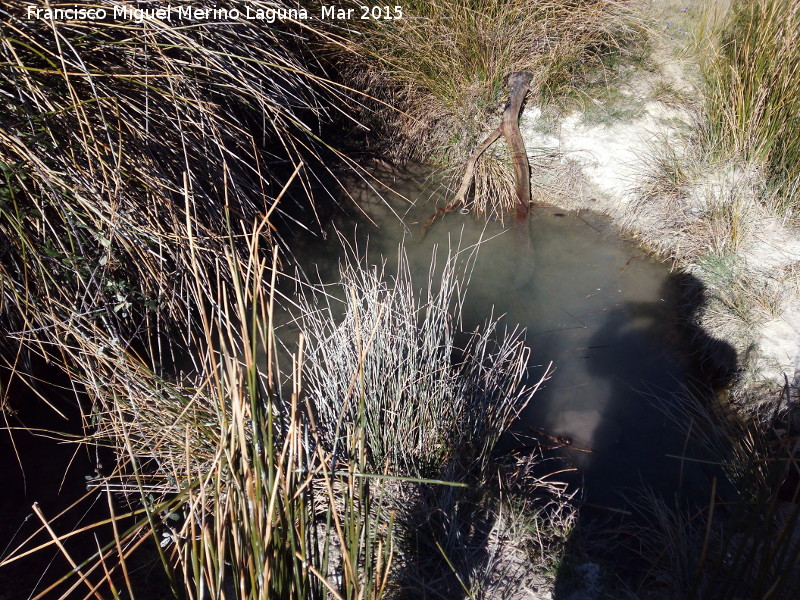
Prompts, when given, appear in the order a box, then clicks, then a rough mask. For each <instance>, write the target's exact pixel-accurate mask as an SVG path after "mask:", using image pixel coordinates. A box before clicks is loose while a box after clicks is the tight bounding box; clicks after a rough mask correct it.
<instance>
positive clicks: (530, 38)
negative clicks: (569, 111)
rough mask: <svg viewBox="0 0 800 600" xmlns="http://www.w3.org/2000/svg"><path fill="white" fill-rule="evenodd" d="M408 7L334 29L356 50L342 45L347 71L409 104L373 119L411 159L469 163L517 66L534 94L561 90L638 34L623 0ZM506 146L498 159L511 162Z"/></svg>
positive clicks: (484, 207) (451, 0) (378, 108)
mask: <svg viewBox="0 0 800 600" xmlns="http://www.w3.org/2000/svg"><path fill="white" fill-rule="evenodd" d="M351 4H352V5H355V6H360V5H367V4H368V3H362V2H352V3H351ZM401 8H402V18H392V19H388V20H387V19H370V20H365V21H354V22H349V23H348V28H347V30H344V31H342V30H334V31H333V32H332V35H338V36H339V37H340V40H341V41H340V44H341V48H343V49H345V50H347V51H348V52H341V51H339V52H338V53H337V54H336V60H337V61H338V64H339V65H341V64H342V63H343V64H344V66H343V67H341V66H340V69H341V70H342V71H343V72H344V73H345V77H346V78H347V79H349V80H356V81H360V82H361V85H362V87H363V88H364V89H366V90H367V91H368V92H369V93H370V94H371V95H372V96H374V98H376V99H377V100H379V101H381V102H386V103H388V104H389V105H391V106H393V107H396V108H397V109H399V111H395V110H386V109H385V108H384V106H383V105H382V104H380V103H379V102H378V103H373V104H371V106H372V107H373V108H374V110H375V114H376V116H375V118H374V119H373V120H372V121H371V125H372V126H373V127H374V128H375V129H377V130H378V131H381V132H382V134H383V136H384V137H385V139H387V140H388V141H387V142H386V143H385V144H384V145H383V148H384V149H385V151H386V152H387V153H389V154H390V155H392V156H394V157H395V158H396V159H398V160H401V161H405V160H408V159H414V160H421V161H425V162H433V163H438V164H440V165H450V166H453V165H457V164H459V163H461V162H462V161H464V160H465V159H466V158H467V156H468V155H469V153H470V152H471V151H472V150H473V148H474V147H475V146H476V145H477V144H478V143H479V142H480V141H481V140H482V139H483V138H484V137H485V136H486V135H487V134H488V133H489V132H490V131H491V130H492V129H494V128H495V127H496V126H497V124H498V122H499V112H500V111H499V109H500V108H501V107H502V105H503V103H504V102H505V101H506V99H507V91H506V90H505V89H504V79H505V77H506V76H507V75H508V74H509V73H512V72H515V71H530V72H531V73H533V74H534V81H533V84H532V90H533V95H534V96H538V95H539V94H540V93H543V94H545V95H557V94H559V93H561V92H563V91H564V90H565V89H568V88H571V87H573V86H574V85H576V84H577V83H578V82H579V81H580V79H581V76H582V75H583V74H584V73H585V72H586V71H587V70H591V69H592V68H595V69H596V68H601V66H602V61H601V59H602V58H603V57H604V56H605V55H607V54H608V53H610V52H613V51H614V49H615V48H617V47H618V46H619V45H620V44H621V43H622V42H623V41H624V40H626V39H630V38H631V37H632V36H633V35H634V34H635V30H634V28H633V27H631V26H630V22H631V21H630V20H629V18H627V17H624V16H623V14H624V5H623V3H621V2H616V1H613V0H578V1H574V0H513V1H511V2H507V1H499V0H443V1H436V2H427V1H416V0H414V1H410V2H404V3H403V4H402V7H401ZM390 16H393V17H394V16H396V15H394V13H392V15H390ZM369 122H370V121H368V123H369ZM503 154H504V153H503V152H500V153H499V154H498V155H497V156H495V157H494V159H495V160H500V161H503V162H505V164H506V170H510V167H509V166H508V161H509V159H508V157H506V156H503ZM478 165H479V167H480V165H481V161H479V163H478ZM459 176H460V175H459ZM478 176H479V177H480V176H481V173H478ZM485 177H486V178H488V179H492V178H493V177H494V175H493V174H492V173H491V172H487V173H486V174H485ZM507 179H509V180H510V178H507ZM485 186H486V187H487V189H488V191H496V190H493V189H492V188H493V186H491V185H489V184H485ZM513 201H514V199H513V193H512V192H510V188H509V189H507V190H506V193H505V194H500V196H499V199H498V197H497V196H496V195H494V197H493V196H492V195H490V194H484V195H482V196H481V197H480V200H479V202H478V203H477V205H476V208H477V209H478V210H479V211H482V212H487V211H489V210H496V209H498V208H499V209H500V210H503V209H504V208H508V207H510V206H512V205H513Z"/></svg>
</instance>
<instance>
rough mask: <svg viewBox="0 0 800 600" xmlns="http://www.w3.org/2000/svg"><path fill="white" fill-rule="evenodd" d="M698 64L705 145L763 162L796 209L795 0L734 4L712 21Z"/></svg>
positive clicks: (798, 50)
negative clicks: (700, 67)
mask: <svg viewBox="0 0 800 600" xmlns="http://www.w3.org/2000/svg"><path fill="white" fill-rule="evenodd" d="M711 27H712V29H713V30H712V32H711V35H710V36H709V39H712V40H714V41H713V42H712V43H711V44H709V46H708V48H707V49H706V52H707V56H709V57H710V58H708V59H707V60H706V62H705V65H704V72H705V73H704V74H705V80H706V82H707V89H706V94H705V95H706V113H707V115H708V124H709V129H708V140H707V144H708V145H709V146H710V147H712V148H714V149H715V150H717V151H720V152H723V153H733V155H734V156H743V157H745V159H746V160H748V161H764V162H765V163H766V164H767V165H768V168H769V174H770V176H771V178H773V179H774V180H775V181H776V183H777V184H778V185H780V186H781V187H782V188H783V194H782V195H783V200H784V208H786V209H789V210H790V211H791V212H792V213H793V214H794V213H796V211H797V207H796V199H795V197H794V196H795V194H794V191H793V190H794V188H795V187H796V184H797V182H798V181H800V169H799V168H798V165H800V142H799V141H798V139H800V138H799V137H798V130H800V117H798V115H800V94H798V92H797V90H798V89H800V69H799V68H798V65H799V64H800V43H799V42H800V40H798V32H799V31H800V3H798V2H797V0H750V1H747V2H734V3H733V4H732V6H731V7H730V9H729V10H728V11H727V12H725V13H724V16H722V17H721V18H719V19H718V20H717V22H715V23H713V24H712V26H711Z"/></svg>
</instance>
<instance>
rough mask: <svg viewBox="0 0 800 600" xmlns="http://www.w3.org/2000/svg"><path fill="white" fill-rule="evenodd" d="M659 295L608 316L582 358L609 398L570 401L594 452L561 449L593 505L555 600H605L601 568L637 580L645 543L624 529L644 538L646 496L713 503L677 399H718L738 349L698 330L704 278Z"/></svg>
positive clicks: (667, 286)
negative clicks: (585, 403)
mask: <svg viewBox="0 0 800 600" xmlns="http://www.w3.org/2000/svg"><path fill="white" fill-rule="evenodd" d="M660 295H661V298H659V299H658V300H657V301H645V302H624V303H620V304H618V305H616V306H614V307H613V308H612V309H611V310H610V311H608V313H607V315H606V318H605V322H604V323H603V324H602V325H600V326H599V327H598V328H597V329H595V331H594V333H593V335H592V336H591V338H590V341H589V344H588V346H587V349H586V354H585V355H584V356H583V359H584V360H585V361H586V366H587V368H586V371H587V374H589V375H590V376H591V377H592V379H593V380H594V382H595V383H594V385H593V386H592V388H594V389H595V390H602V391H601V392H600V393H601V394H602V395H603V396H604V398H603V399H602V401H599V398H597V397H595V398H594V399H593V400H592V402H591V407H589V406H584V407H583V408H580V407H579V406H580V405H581V404H582V402H580V401H577V402H575V401H570V400H567V401H566V406H565V407H564V414H563V420H564V421H563V422H564V427H565V428H566V429H567V430H571V431H572V432H574V435H575V436H576V438H575V442H576V444H577V443H583V444H587V443H588V445H589V446H590V449H591V453H588V454H581V455H577V454H575V451H574V450H570V449H567V450H564V451H562V453H563V454H564V455H565V458H567V459H568V460H569V459H570V457H571V456H572V458H574V459H575V460H574V462H575V464H577V465H579V466H580V471H579V472H580V476H581V478H582V481H583V484H584V494H585V499H586V504H585V505H584V506H583V507H582V508H581V510H580V512H579V515H578V521H577V524H576V527H575V529H574V532H573V535H572V538H571V540H570V542H569V544H568V546H567V550H566V553H565V556H564V560H563V561H562V563H561V568H560V570H559V572H558V575H557V580H556V593H555V595H554V598H556V600H560V599H569V598H594V597H598V598H599V597H603V596H600V595H598V594H599V585H600V584H599V583H598V581H597V577H598V573H600V572H601V570H600V569H599V568H598V567H599V566H600V565H604V566H610V567H611V569H610V570H612V571H614V572H615V573H616V574H617V575H618V576H621V577H623V580H625V579H628V580H629V582H630V583H638V581H637V580H638V579H639V577H640V575H641V573H642V571H641V567H642V565H641V564H640V562H639V558H640V557H638V556H637V554H636V553H635V551H631V548H635V547H636V546H637V544H638V541H637V540H630V539H625V536H626V535H630V534H626V533H625V532H630V531H637V532H639V533H640V532H641V530H638V529H631V528H630V526H631V524H637V523H638V524H646V523H645V522H644V521H643V519H645V517H643V516H642V514H641V512H640V511H638V510H637V506H641V502H642V493H643V492H644V491H645V490H646V491H647V492H648V493H649V494H652V495H653V496H655V497H657V498H660V499H663V500H664V501H665V502H666V504H667V505H669V506H674V507H681V508H692V509H697V508H699V507H700V506H702V505H703V504H704V503H707V502H708V497H709V496H708V495H709V493H710V490H711V481H712V478H713V477H718V476H719V474H720V473H719V472H718V469H716V468H713V467H710V466H709V465H707V464H704V463H702V462H697V461H695V460H693V459H701V460H702V459H704V458H711V457H706V456H705V451H704V449H702V448H699V447H696V446H695V445H694V444H693V443H692V442H691V441H690V440H689V439H688V432H689V431H690V423H689V420H688V417H686V416H685V413H683V412H682V411H681V407H680V406H677V405H676V403H680V402H684V401H686V400H687V394H689V393H691V394H694V395H695V396H698V395H699V396H701V398H700V401H701V402H715V401H716V397H715V391H716V390H719V389H722V388H725V387H726V386H728V385H729V384H730V383H731V382H732V381H733V379H734V377H735V376H736V368H737V356H736V351H735V350H734V349H733V348H732V347H731V346H730V345H729V344H727V343H725V342H722V341H720V340H717V339H715V338H713V337H711V336H709V335H708V334H707V333H706V332H705V331H703V330H702V329H701V328H700V327H699V326H698V325H697V317H698V315H699V314H700V312H701V311H702V309H703V306H704V303H705V289H704V287H703V285H702V283H701V282H700V281H699V280H698V279H697V278H695V277H694V276H692V275H690V274H687V273H672V274H670V275H669V276H668V277H666V279H665V280H664V282H663V284H662V286H661V292H660ZM665 305H666V306H665ZM576 406H578V407H577V408H576ZM665 412H668V413H669V414H670V415H672V418H667V416H666V414H665ZM534 418H535V417H534ZM681 421H682V422H681ZM553 425H556V424H555V423H553ZM681 457H686V458H687V459H688V460H682V458H681ZM620 511H624V512H620Z"/></svg>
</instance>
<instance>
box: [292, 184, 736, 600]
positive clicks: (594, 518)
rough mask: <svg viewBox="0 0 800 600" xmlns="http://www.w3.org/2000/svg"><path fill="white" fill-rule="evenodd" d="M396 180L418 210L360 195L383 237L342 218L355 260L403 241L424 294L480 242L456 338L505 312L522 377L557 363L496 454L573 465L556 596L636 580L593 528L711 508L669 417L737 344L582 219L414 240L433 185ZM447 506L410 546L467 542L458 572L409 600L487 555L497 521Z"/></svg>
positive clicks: (452, 217) (715, 373)
mask: <svg viewBox="0 0 800 600" xmlns="http://www.w3.org/2000/svg"><path fill="white" fill-rule="evenodd" d="M390 184H391V185H393V186H394V187H395V188H396V189H398V190H399V191H400V192H401V193H402V194H404V195H405V196H406V197H408V198H410V199H414V200H417V199H422V200H420V201H419V204H420V205H421V206H409V205H406V204H403V203H395V204H394V205H393V208H392V209H390V208H387V207H386V205H385V204H384V203H383V202H382V201H380V200H376V199H375V198H374V197H372V196H369V195H368V194H367V195H365V196H363V197H361V198H360V201H361V202H360V206H361V208H363V209H364V210H365V211H366V212H367V213H368V214H369V215H370V217H371V218H372V219H373V220H374V221H375V222H377V223H379V224H380V227H375V226H373V225H371V224H367V223H365V222H364V221H363V220H362V221H361V224H360V225H358V227H357V228H355V232H354V224H353V219H352V216H351V217H348V219H346V220H344V221H343V222H342V221H340V222H339V224H338V228H339V230H340V231H342V232H344V234H343V235H344V237H345V239H346V240H347V241H348V242H349V243H352V244H353V246H354V247H355V248H358V252H357V254H358V255H359V256H361V257H364V256H365V255H366V254H368V258H369V259H370V260H369V262H371V263H376V262H380V261H381V260H385V261H386V262H387V264H388V265H392V264H395V261H396V259H397V252H398V247H399V246H400V244H401V243H402V244H403V245H404V248H405V252H406V254H407V256H408V260H409V264H410V265H411V270H412V277H414V281H415V282H417V284H418V285H417V287H418V288H420V289H421V288H423V287H424V285H425V282H426V281H427V280H428V277H429V276H430V270H431V269H430V260H431V256H432V252H433V249H434V248H436V247H438V248H439V253H440V256H441V255H442V254H444V253H445V252H447V251H448V249H449V250H450V251H453V250H455V249H459V248H460V249H462V250H464V249H468V248H474V247H478V246H479V250H478V252H477V254H476V255H475V256H473V257H472V258H471V259H470V261H468V262H469V263H470V264H469V268H468V269H467V270H466V275H465V279H467V280H468V281H467V286H466V290H467V291H466V302H465V304H464V309H463V312H462V320H463V323H462V326H463V329H464V330H465V331H472V330H474V329H475V327H478V326H480V325H482V324H483V323H485V322H486V320H487V319H489V318H490V317H491V316H492V315H494V316H495V317H497V316H502V319H501V322H502V323H503V324H505V325H506V326H508V327H510V328H513V327H516V326H518V325H519V326H520V327H523V328H525V329H526V331H527V335H526V343H527V345H528V346H529V347H530V348H531V350H532V355H531V365H532V366H531V375H530V376H531V379H532V380H537V381H538V379H539V378H540V377H541V375H542V374H543V372H544V370H545V369H546V368H547V365H548V364H550V363H552V364H553V365H554V371H553V374H552V377H551V378H550V380H549V381H548V382H547V383H546V385H545V386H544V387H543V388H542V389H540V391H539V392H538V393H537V394H536V396H535V397H534V399H533V401H532V402H531V404H530V406H529V407H528V409H527V410H526V411H525V413H524V414H523V415H522V416H521V418H520V420H519V422H518V424H517V425H516V427H515V431H514V432H513V433H514V434H515V436H516V441H515V442H510V441H507V442H506V444H507V445H506V447H505V448H504V450H505V451H507V450H508V449H509V445H511V444H518V445H521V446H526V445H535V444H539V445H541V446H546V442H547V440H559V441H560V440H564V441H565V443H564V444H559V445H561V446H562V447H560V448H558V449H554V450H551V451H548V452H547V455H548V458H550V457H551V456H558V457H560V458H561V459H562V461H563V462H566V463H567V464H569V465H572V466H574V467H575V471H574V473H573V474H572V475H571V477H572V480H571V482H570V483H572V484H573V485H574V486H576V487H580V488H581V493H582V495H583V496H582V497H583V500H584V504H583V506H582V508H581V510H580V513H579V516H578V522H577V526H576V527H575V530H574V535H573V537H572V539H571V540H570V543H569V545H568V548H567V556H566V557H565V559H564V560H563V561H562V568H561V569H560V571H559V573H558V575H557V589H556V592H557V596H556V597H557V598H564V599H567V598H570V596H571V594H572V592H573V591H574V589H575V585H574V582H575V578H576V574H575V571H574V569H575V567H576V565H577V566H579V565H580V564H582V563H584V564H585V563H587V562H589V563H592V562H598V563H604V564H605V565H610V566H612V567H613V570H616V571H619V570H620V569H622V570H624V569H625V567H626V565H631V568H635V566H632V565H633V561H634V557H632V556H630V555H623V553H622V552H621V551H620V550H619V548H618V546H617V545H613V544H612V545H609V544H606V543H598V542H597V538H596V537H595V538H593V534H592V532H595V531H598V530H600V529H603V530H605V531H608V530H609V529H612V530H613V529H615V528H621V527H622V526H623V525H624V524H625V523H626V522H630V521H631V520H635V518H636V510H635V507H634V506H633V504H635V502H636V501H637V497H638V494H639V493H640V492H641V490H642V489H644V488H647V489H650V490H652V491H653V493H655V494H656V495H658V496H660V497H662V498H664V499H665V500H666V501H668V502H672V503H673V504H674V503H675V502H687V503H690V504H691V503H695V504H698V505H699V504H700V503H702V502H707V500H708V493H709V480H710V476H711V474H710V473H708V472H706V468H704V467H703V466H702V465H701V464H700V463H698V462H696V461H695V462H693V461H688V460H681V458H680V457H681V456H685V455H690V456H693V457H697V456H699V455H700V449H696V448H693V447H692V446H691V445H690V443H689V442H688V441H687V435H686V427H687V426H688V424H682V423H680V419H677V420H678V423H676V422H675V421H676V419H673V418H670V417H668V416H667V415H665V412H664V411H665V410H667V411H668V410H669V409H670V406H671V403H677V402H680V397H681V394H684V393H685V392H686V390H687V389H692V390H694V391H695V393H698V394H701V395H705V396H706V397H707V398H709V399H710V398H712V397H713V393H714V390H715V389H720V388H723V387H725V386H726V385H727V384H728V383H729V382H730V381H731V380H732V379H733V377H734V376H735V370H736V363H737V357H736V353H735V351H734V350H733V348H731V347H730V346H729V345H727V344H725V343H723V342H720V341H718V340H714V339H713V338H711V337H709V336H708V335H707V334H705V333H704V332H703V331H702V330H701V329H700V328H699V327H698V326H697V325H696V321H697V317H698V314H699V313H700V311H702V309H703V302H704V298H705V290H704V289H703V287H702V284H701V283H700V282H699V281H698V280H697V279H696V278H694V277H693V276H691V275H689V274H681V273H670V272H669V270H668V269H667V268H666V267H665V266H664V265H662V264H660V263H657V262H655V261H654V260H652V259H651V258H649V257H648V256H647V255H646V254H645V252H644V251H643V250H641V249H640V248H637V247H636V246H634V245H632V244H629V243H627V242H625V241H623V240H621V239H620V238H619V235H618V233H617V232H616V230H615V229H614V228H613V227H612V226H611V224H610V222H609V221H608V220H607V219H605V218H602V217H599V216H597V215H594V214H592V213H578V214H566V213H563V212H561V211H559V210H558V209H553V208H547V207H537V208H535V209H534V210H533V211H532V212H531V217H530V221H529V222H528V223H527V224H526V227H522V228H514V227H513V217H512V218H510V219H509V222H508V223H505V225H504V224H503V223H500V222H497V221H493V220H489V221H488V222H486V220H485V219H480V218H474V217H473V216H471V215H464V214H460V213H459V212H454V213H450V214H447V215H445V216H444V217H443V218H442V219H440V220H437V221H436V223H434V225H433V226H432V227H431V228H430V229H429V230H428V231H427V232H426V233H425V234H424V235H423V232H422V230H421V225H420V224H421V223H424V222H425V221H426V220H427V218H428V217H429V216H430V214H432V212H433V209H432V208H431V207H432V204H431V203H430V202H425V200H426V199H429V198H430V196H431V195H432V193H431V192H430V191H429V189H430V188H428V191H426V189H425V187H424V185H423V186H420V184H419V182H418V181H416V180H414V178H410V179H405V180H404V179H402V178H400V177H397V178H395V180H394V181H392V182H390ZM428 185H429V186H430V182H429V183H428ZM354 195H356V196H357V195H358V194H354ZM439 201H440V203H441V201H442V200H441V199H439ZM394 214H400V215H402V217H403V222H402V223H400V221H399V220H398V219H397V218H396V217H395V216H394ZM329 237H330V236H329ZM367 240H368V241H367ZM296 242H297V243H296V244H295V245H293V249H294V250H295V256H297V257H298V258H299V261H300V263H301V267H302V269H303V270H304V271H305V272H306V274H309V275H312V276H311V279H312V280H320V279H321V280H323V281H331V280H333V279H335V278H336V270H337V261H338V259H339V257H340V256H341V255H342V253H341V251H336V250H335V249H333V248H332V246H331V245H321V244H319V243H318V241H315V242H312V243H310V244H305V245H304V244H303V242H302V241H300V240H297V241H296ZM365 248H368V253H367V250H365ZM501 329H502V327H501ZM679 412H680V411H676V413H675V414H677V413H679ZM548 464H551V463H548ZM428 503H429V502H428ZM423 504H425V503H423ZM466 504H467V505H468V504H469V503H466ZM457 505H458V504H457V503H451V504H448V505H446V506H444V505H443V506H439V507H438V508H436V509H435V510H434V514H432V515H431V516H430V517H427V518H423V519H422V520H421V521H420V522H419V523H417V524H416V530H417V531H419V532H420V540H422V538H423V537H426V535H424V534H425V531H428V532H429V533H430V532H433V533H435V535H432V536H431V535H428V536H427V537H428V538H429V539H435V538H436V537H437V536H443V535H456V536H462V538H463V539H462V540H461V541H463V543H464V545H463V546H462V547H463V548H465V552H464V554H463V556H460V557H458V558H457V561H458V564H448V560H447V559H444V558H442V560H441V561H439V563H438V564H437V565H434V566H433V570H431V571H429V572H430V574H431V575H430V577H431V581H432V582H426V585H425V586H423V588H424V589H423V588H420V589H417V590H415V592H417V591H420V590H422V591H423V592H424V593H423V594H422V595H418V596H419V597H447V598H450V597H457V596H459V595H462V594H463V588H462V586H461V582H466V581H467V580H468V578H469V573H470V572H471V571H470V570H471V569H474V568H475V567H476V565H480V564H481V561H483V560H485V558H486V537H485V533H482V532H486V531H488V529H489V527H490V526H491V518H489V517H485V519H484V520H483V522H482V521H481V519H482V518H483V517H481V516H480V515H466V514H456V513H455V512H454V511H455V509H454V508H453V507H455V506H457ZM433 506H437V505H436V502H433ZM451 509H452V510H451ZM476 522H477V523H478V524H477V525H476ZM426 528H427V529H426ZM437 528H438V529H437ZM419 543H422V542H421V541H420V542H419ZM432 555H433V556H435V555H436V550H435V549H434V551H433V553H432ZM439 555H440V556H441V552H439ZM450 562H451V563H452V562H453V561H450ZM428 566H429V567H430V566H431V565H428ZM459 579H460V580H461V581H459ZM433 582H435V583H433ZM410 587H411V588H413V585H412V586H410ZM425 590H427V591H425ZM426 594H427V595H426Z"/></svg>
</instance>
